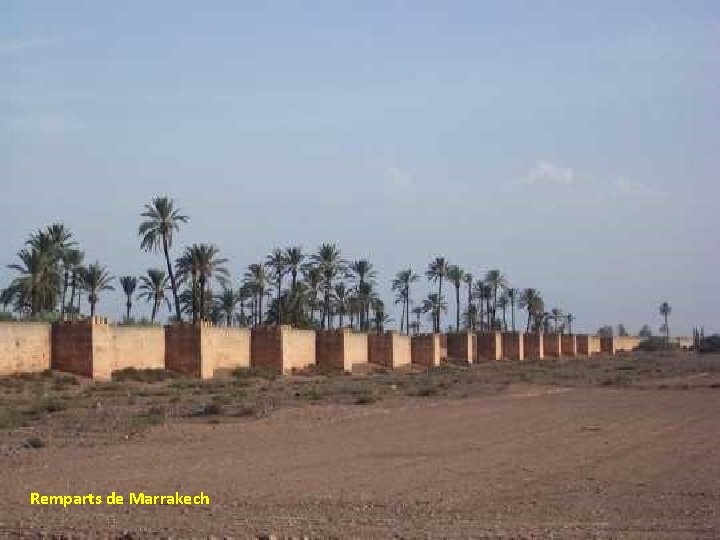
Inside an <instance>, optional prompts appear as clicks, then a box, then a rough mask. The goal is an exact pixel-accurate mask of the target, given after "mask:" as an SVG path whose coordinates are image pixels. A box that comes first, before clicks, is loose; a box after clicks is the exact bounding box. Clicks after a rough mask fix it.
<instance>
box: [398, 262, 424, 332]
mask: <svg viewBox="0 0 720 540" xmlns="http://www.w3.org/2000/svg"><path fill="white" fill-rule="evenodd" d="M418 279H419V277H418V275H417V274H416V273H415V272H413V271H412V269H411V268H407V269H405V270H400V271H399V272H398V273H397V274H395V279H393V282H392V290H393V291H397V293H398V297H399V298H400V300H401V303H402V313H403V317H402V318H401V319H400V331H401V332H402V330H403V329H402V323H403V321H405V328H406V333H407V334H410V285H411V284H412V283H415V282H416V281H417V280H418Z"/></svg>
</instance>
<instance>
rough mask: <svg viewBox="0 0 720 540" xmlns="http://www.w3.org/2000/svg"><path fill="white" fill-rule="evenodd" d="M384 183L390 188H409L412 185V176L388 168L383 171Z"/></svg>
mask: <svg viewBox="0 0 720 540" xmlns="http://www.w3.org/2000/svg"><path fill="white" fill-rule="evenodd" d="M384 176H385V181H386V182H387V183H388V184H390V185H391V186H392V187H396V188H409V187H412V185H413V177H412V175H411V174H410V173H409V172H408V171H406V170H404V169H400V168H398V167H389V168H387V169H385V174H384Z"/></svg>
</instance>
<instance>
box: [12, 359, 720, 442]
mask: <svg viewBox="0 0 720 540" xmlns="http://www.w3.org/2000/svg"><path fill="white" fill-rule="evenodd" d="M714 372H720V356H718V355H705V356H694V355H690V354H686V353H677V352H672V353H665V354H663V353H633V354H627V355H619V356H617V357H613V358H609V357H603V356H598V357H593V358H591V359H588V358H577V359H560V360H555V359H546V360H542V361H528V362H494V363H491V362H487V363H481V364H477V365H472V366H467V365H461V364H458V363H454V362H451V363H447V364H444V365H443V366H441V367H438V368H434V369H431V370H428V371H412V370H411V371H409V372H405V373H392V372H387V371H384V370H377V371H371V372H368V373H366V374H363V375H354V376H349V375H326V374H307V375H303V376H293V377H287V378H280V377H277V376H276V375H275V374H272V373H269V372H266V371H261V370H255V369H239V370H235V371H234V372H233V374H232V376H231V377H228V378H223V379H216V380H210V381H201V380H197V379H188V378H182V377H178V376H177V375H173V374H171V373H168V372H166V371H163V370H134V369H130V370H124V371H122V372H119V373H116V374H115V375H114V376H113V380H112V381H109V382H102V383H93V382H90V381H87V380H84V379H81V378H76V377H74V376H72V375H67V374H61V373H53V372H45V373H40V374H34V375H20V376H13V377H4V378H0V448H1V449H2V450H3V451H6V452H8V451H13V449H15V450H17V449H21V448H25V449H27V448H36V447H39V446H44V445H45V444H47V445H58V446H59V445H67V444H107V443H112V442H117V441H121V440H127V439H131V438H134V437H138V436H142V434H143V432H144V431H145V430H146V429H148V428H149V427H152V426H157V425H162V424H165V423H167V422H212V423H218V422H233V421H247V420H248V419H253V418H259V417H262V416H265V415H267V414H269V413H271V412H272V411H273V410H275V409H277V408H280V407H302V406H311V405H312V404H315V403H337V404H346V405H359V406H360V405H362V406H368V405H372V404H374V403H376V402H378V401H382V400H388V399H391V400H397V399H432V398H446V399H447V398H450V399H460V398H464V397H469V396H480V395H491V394H497V393H501V392H505V391H506V390H507V388H508V387H509V386H510V385H512V384H536V385H560V386H623V387H628V386H639V387H642V385H647V384H648V382H651V381H653V380H655V379H667V378H672V377H681V376H689V375H693V374H698V373H714ZM713 385H714V386H713ZM709 386H711V387H717V383H716V381H714V382H713V383H712V384H709ZM677 387H678V385H668V384H661V383H660V382H658V384H657V385H656V388H677ZM30 438H33V442H32V443H30V442H28V441H29V440H30Z"/></svg>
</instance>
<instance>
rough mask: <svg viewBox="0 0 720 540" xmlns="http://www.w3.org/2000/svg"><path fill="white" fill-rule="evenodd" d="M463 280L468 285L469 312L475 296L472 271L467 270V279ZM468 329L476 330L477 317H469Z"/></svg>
mask: <svg viewBox="0 0 720 540" xmlns="http://www.w3.org/2000/svg"><path fill="white" fill-rule="evenodd" d="M463 281H464V282H465V285H467V292H468V294H467V305H468V307H467V312H468V313H470V306H471V305H472V296H473V275H472V274H471V273H470V272H465V279H463ZM476 311H477V310H476ZM468 329H472V330H475V318H472V319H468Z"/></svg>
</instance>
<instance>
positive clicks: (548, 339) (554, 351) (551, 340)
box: [543, 334, 561, 358]
mask: <svg viewBox="0 0 720 540" xmlns="http://www.w3.org/2000/svg"><path fill="white" fill-rule="evenodd" d="M543 351H545V356H551V357H554V358H559V357H560V354H561V348H560V334H545V335H544V336H543Z"/></svg>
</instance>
